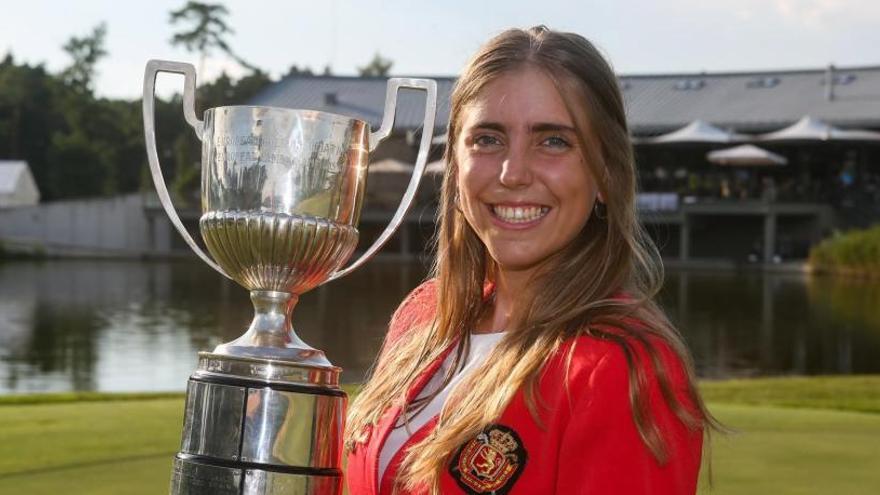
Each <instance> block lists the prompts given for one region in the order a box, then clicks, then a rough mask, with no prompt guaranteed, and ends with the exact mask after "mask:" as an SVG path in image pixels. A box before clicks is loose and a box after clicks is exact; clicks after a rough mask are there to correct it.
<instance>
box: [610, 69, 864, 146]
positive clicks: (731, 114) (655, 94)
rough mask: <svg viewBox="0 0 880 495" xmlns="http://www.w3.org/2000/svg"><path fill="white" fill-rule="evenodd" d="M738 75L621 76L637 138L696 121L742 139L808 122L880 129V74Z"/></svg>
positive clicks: (849, 71)
mask: <svg viewBox="0 0 880 495" xmlns="http://www.w3.org/2000/svg"><path fill="white" fill-rule="evenodd" d="M831 77H832V79H833V80H834V81H835V84H834V86H833V93H834V96H833V98H831V99H829V98H828V95H827V91H828V85H827V84H826V79H827V78H828V69H818V70H802V71H765V72H742V73H715V74H711V73H701V74H670V75H648V76H624V77H622V78H621V87H622V89H623V94H624V98H625V99H626V106H627V117H628V118H629V121H630V125H631V126H632V127H633V130H634V131H635V132H636V133H659V132H668V131H670V130H672V129H675V128H677V127H681V126H682V125H685V124H687V123H688V122H691V121H693V120H697V119H702V120H706V121H708V122H711V123H712V124H714V125H716V126H718V127H721V128H731V129H735V130H737V131H740V132H766V131H772V130H776V129H781V128H782V127H785V126H787V125H790V124H792V123H794V122H796V121H798V120H799V119H800V118H801V117H803V116H805V115H811V116H813V117H816V118H818V119H821V120H824V121H825V122H827V123H829V124H832V125H836V126H840V127H870V128H880V66H878V67H862V68H835V69H834V70H833V72H832V73H831Z"/></svg>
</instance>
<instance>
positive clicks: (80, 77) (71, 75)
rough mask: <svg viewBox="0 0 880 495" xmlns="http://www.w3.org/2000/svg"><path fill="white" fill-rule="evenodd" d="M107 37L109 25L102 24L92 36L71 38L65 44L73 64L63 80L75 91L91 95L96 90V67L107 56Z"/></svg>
mask: <svg viewBox="0 0 880 495" xmlns="http://www.w3.org/2000/svg"><path fill="white" fill-rule="evenodd" d="M106 37H107V24H106V23H103V22H102V23H100V24H98V25H97V26H95V27H94V29H92V32H91V34H88V35H86V36H83V37H81V38H78V37H76V36H73V37H71V38H70V39H69V40H67V43H65V44H64V47H63V48H64V51H65V52H67V54H68V55H70V58H71V59H72V60H71V63H70V66H68V67H67V68H66V69H64V71H62V72H61V80H62V81H64V83H65V84H66V85H68V86H69V87H70V88H72V89H73V90H75V91H77V92H80V93H88V94H91V93H92V91H93V90H94V87H93V83H94V79H95V66H96V65H97V64H98V61H100V60H101V59H102V58H104V57H105V56H107V50H106V49H105V48H104V40H105V38H106Z"/></svg>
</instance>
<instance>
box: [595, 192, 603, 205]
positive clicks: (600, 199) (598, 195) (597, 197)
mask: <svg viewBox="0 0 880 495" xmlns="http://www.w3.org/2000/svg"><path fill="white" fill-rule="evenodd" d="M596 200H597V201H599V202H600V203H602V204H603V205H604V204H605V196H604V195H603V194H602V191H599V192H598V193H597V194H596Z"/></svg>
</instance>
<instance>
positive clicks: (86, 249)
mask: <svg viewBox="0 0 880 495" xmlns="http://www.w3.org/2000/svg"><path fill="white" fill-rule="evenodd" d="M168 229H169V224H168V222H167V221H166V220H164V219H162V221H157V220H156V219H155V218H152V217H148V216H147V215H146V214H145V211H144V198H143V195H141V194H139V193H137V194H129V195H124V196H116V197H111V198H93V199H81V200H70V201H56V202H51V203H44V204H41V205H36V206H24V207H19V208H11V209H4V210H0V243H2V244H3V246H4V248H5V249H9V250H12V251H31V252H34V251H37V252H44V253H46V254H48V255H58V256H99V257H105V256H106V257H130V256H146V255H162V254H166V253H170V251H169V250H170V241H169V239H170V236H169V233H168V232H167V231H168Z"/></svg>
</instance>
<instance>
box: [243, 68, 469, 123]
mask: <svg viewBox="0 0 880 495" xmlns="http://www.w3.org/2000/svg"><path fill="white" fill-rule="evenodd" d="M429 79H434V80H435V81H437V117H436V121H435V122H436V124H435V126H434V128H435V130H436V131H439V130H443V129H445V128H446V121H447V120H449V95H450V94H451V93H452V85H453V83H454V82H455V79H454V78H452V77H429ZM386 81H387V80H386V79H385V78H379V77H338V76H314V77H310V76H291V77H287V78H285V79H282V80H281V81H279V82H277V83H275V84H272V85H270V86H268V87H267V88H266V89H265V90H263V91H262V92H260V93H259V94H257V95H256V96H255V97H254V98H253V99H251V100H250V101H249V102H248V104H250V105H269V106H277V107H284V108H299V109H305V110H320V111H322V112H331V113H337V114H340V115H346V116H349V117H354V118H358V119H362V120H366V121H367V122H369V123H370V125H371V126H373V127H374V128H378V127H379V125H380V124H381V123H382V113H383V112H384V111H385V86H386ZM423 95H424V92H421V91H416V90H409V89H407V90H402V91H401V92H400V95H399V96H398V98H397V117H396V118H395V128H397V129H401V128H402V129H418V128H421V126H422V123H423V122H424V113H425V97H424V96H423Z"/></svg>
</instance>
